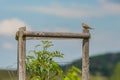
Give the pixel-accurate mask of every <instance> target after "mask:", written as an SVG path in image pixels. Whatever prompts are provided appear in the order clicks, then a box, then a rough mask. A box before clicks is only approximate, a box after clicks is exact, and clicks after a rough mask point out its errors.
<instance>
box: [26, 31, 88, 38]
mask: <svg viewBox="0 0 120 80" xmlns="http://www.w3.org/2000/svg"><path fill="white" fill-rule="evenodd" d="M24 36H26V39H27V40H30V39H39V38H40V37H42V38H49V39H50V38H53V39H57V38H68V39H69V38H70V39H71V38H74V39H81V38H89V37H90V34H89V33H84V34H82V33H65V32H30V31H25V32H24ZM40 39H41V38H40Z"/></svg>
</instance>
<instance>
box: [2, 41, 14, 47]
mask: <svg viewBox="0 0 120 80" xmlns="http://www.w3.org/2000/svg"><path fill="white" fill-rule="evenodd" d="M3 48H5V49H14V45H13V44H11V43H8V42H5V43H3Z"/></svg>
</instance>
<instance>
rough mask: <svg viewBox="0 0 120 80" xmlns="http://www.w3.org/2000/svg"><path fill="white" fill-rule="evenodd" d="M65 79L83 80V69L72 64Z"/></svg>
mask: <svg viewBox="0 0 120 80" xmlns="http://www.w3.org/2000/svg"><path fill="white" fill-rule="evenodd" d="M64 80H82V78H81V70H80V69H78V68H77V67H75V66H72V67H71V68H70V69H68V71H67V74H66V75H65V78H64Z"/></svg>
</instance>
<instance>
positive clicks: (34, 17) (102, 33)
mask: <svg viewBox="0 0 120 80" xmlns="http://www.w3.org/2000/svg"><path fill="white" fill-rule="evenodd" d="M82 22H84V23H87V24H88V25H89V26H91V27H93V28H94V30H91V31H90V32H91V35H92V38H91V40H90V55H98V54H102V53H105V52H114V53H115V52H119V51H120V36H119V35H120V31H119V30H120V1H119V0H19V1H18V0H0V44H1V45H0V67H1V68H6V67H9V66H10V65H14V66H15V64H16V63H17V41H16V40H15V38H14V37H15V32H16V31H17V30H18V28H19V27H23V26H26V27H27V29H28V30H32V31H51V32H54V31H55V32H57V31H58V32H82V27H81V23H82ZM37 43H39V41H27V46H28V47H27V50H28V49H32V48H33V47H34V46H33V45H34V44H37ZM53 43H54V45H55V46H54V47H53V50H54V49H57V50H59V51H61V52H62V53H64V55H65V58H64V59H59V60H56V61H58V62H70V61H72V60H75V59H78V58H80V57H81V45H82V42H81V40H53Z"/></svg>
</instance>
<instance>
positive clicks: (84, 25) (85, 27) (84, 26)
mask: <svg viewBox="0 0 120 80" xmlns="http://www.w3.org/2000/svg"><path fill="white" fill-rule="evenodd" d="M82 27H83V28H84V29H93V28H91V27H89V26H88V25H87V24H85V23H82Z"/></svg>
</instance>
